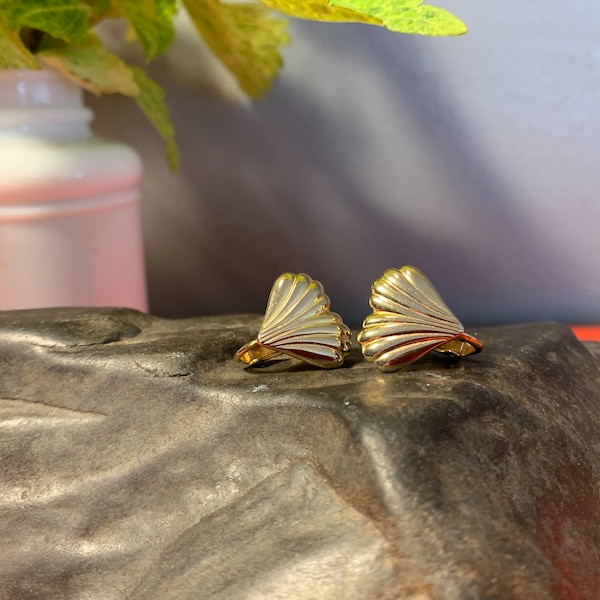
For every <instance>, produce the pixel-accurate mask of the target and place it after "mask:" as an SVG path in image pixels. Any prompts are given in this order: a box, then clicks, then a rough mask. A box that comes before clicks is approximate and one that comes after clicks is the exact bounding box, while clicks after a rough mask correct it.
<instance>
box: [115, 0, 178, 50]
mask: <svg viewBox="0 0 600 600" xmlns="http://www.w3.org/2000/svg"><path fill="white" fill-rule="evenodd" d="M116 4H117V5H118V6H119V7H120V9H121V12H122V13H123V16H124V17H125V18H126V19H127V20H128V21H129V24H130V25H131V27H133V29H134V30H135V33H136V35H137V39H138V40H139V42H140V44H141V46H142V49H143V50H144V56H145V57H146V60H147V61H151V60H152V59H154V58H156V57H157V56H159V55H160V54H162V53H163V52H164V51H165V50H166V49H167V47H168V46H169V44H170V43H171V42H172V41H173V17H174V16H175V13H176V12H177V2H176V0H116Z"/></svg>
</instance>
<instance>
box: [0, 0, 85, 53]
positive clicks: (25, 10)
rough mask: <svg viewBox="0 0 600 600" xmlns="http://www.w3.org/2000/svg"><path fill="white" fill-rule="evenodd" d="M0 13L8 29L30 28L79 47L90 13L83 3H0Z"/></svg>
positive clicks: (7, 0) (55, 0)
mask: <svg viewBox="0 0 600 600" xmlns="http://www.w3.org/2000/svg"><path fill="white" fill-rule="evenodd" d="M0 14H1V15H2V17H3V20H4V21H5V24H6V26H7V27H9V28H10V29H13V30H15V31H18V30H19V29H22V28H23V27H31V28H32V29H39V30H40V31H45V32H46V33H49V34H50V35H52V36H54V37H56V38H59V39H61V40H64V41H65V42H69V43H71V44H82V43H84V42H85V39H86V37H87V34H88V21H89V18H90V14H91V10H90V8H89V7H88V6H87V4H85V2H82V0H27V1H25V0H24V1H22V2H15V0H0Z"/></svg>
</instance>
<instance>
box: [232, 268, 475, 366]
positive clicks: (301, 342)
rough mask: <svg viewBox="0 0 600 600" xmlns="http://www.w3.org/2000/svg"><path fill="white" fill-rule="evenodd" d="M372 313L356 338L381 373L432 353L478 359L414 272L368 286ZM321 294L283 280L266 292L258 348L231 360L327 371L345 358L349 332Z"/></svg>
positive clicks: (392, 274)
mask: <svg viewBox="0 0 600 600" xmlns="http://www.w3.org/2000/svg"><path fill="white" fill-rule="evenodd" d="M369 304H370V306H371V308H372V309H373V312H372V313H371V314H370V315H369V316H368V317H367V318H366V319H365V320H364V322H363V326H362V329H361V330H360V333H359V334H358V342H359V343H360V345H361V348H362V353H363V356H364V357H365V359H366V360H367V361H370V362H374V363H375V364H376V365H377V367H379V369H381V370H382V371H395V370H396V369H399V368H401V367H405V366H407V365H409V364H411V363H413V362H415V361H416V360H418V359H420V358H421V357H423V356H424V355H425V354H427V353H429V352H431V351H433V350H435V351H436V352H442V353H444V354H447V355H450V356H453V357H459V356H468V355H469V354H474V353H477V352H481V349H482V347H483V346H482V344H481V342H479V341H478V340H476V339H475V338H474V337H471V336H470V335H468V334H466V333H465V331H464V327H463V326H462V324H461V322H460V321H459V320H458V319H457V318H456V317H455V316H454V314H453V313H452V311H451V310H450V309H449V308H448V307H447V306H446V304H445V302H444V301H443V300H442V298H441V297H440V295H439V294H438V292H437V290H436V289H435V287H434V286H433V284H432V283H431V282H430V281H429V279H427V277H425V275H424V274H423V273H422V272H421V271H420V270H419V269H417V268H416V267H411V266H404V267H402V268H400V269H388V270H387V271H386V272H385V273H384V274H383V275H382V276H381V277H380V278H379V279H377V280H376V281H375V282H374V283H373V285H372V286H371V297H370V300H369ZM330 305H331V304H330V301H329V297H328V296H327V295H326V294H325V292H324V291H323V286H322V285H321V284H320V283H319V282H318V281H314V280H313V279H311V278H310V277H309V276H308V275H305V274H304V273H300V274H298V275H295V274H293V273H284V274H283V275H280V276H279V277H278V278H277V280H276V281H275V283H274V284H273V288H272V290H271V294H270V295H269V300H268V303H267V309H266V311H265V316H264V320H263V323H262V325H261V327H260V330H259V332H258V335H257V337H256V339H255V340H252V341H251V342H248V343H247V344H245V345H244V346H242V348H240V349H239V350H238V351H237V353H236V354H235V359H236V360H238V361H240V362H242V363H244V364H245V365H246V366H248V367H251V366H255V365H259V364H261V363H264V362H268V361H270V360H276V359H280V358H282V357H283V356H284V355H287V356H290V357H292V358H296V359H299V360H301V361H303V362H305V363H308V364H310V365H313V366H316V367H322V368H325V369H333V368H335V367H339V366H340V365H341V364H342V363H343V362H344V358H345V357H346V356H347V355H348V353H349V352H350V346H351V332H350V328H349V327H348V326H347V325H345V324H344V322H343V321H342V318H341V317H340V316H339V315H338V314H337V313H334V312H332V311H331V310H330Z"/></svg>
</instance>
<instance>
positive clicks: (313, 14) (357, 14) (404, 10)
mask: <svg viewBox="0 0 600 600" xmlns="http://www.w3.org/2000/svg"><path fill="white" fill-rule="evenodd" d="M260 2H261V3H262V4H264V5H265V6H268V7H269V8H272V9H274V10H278V11H280V12H282V13H285V14H286V15H290V16H292V17H296V18H300V19H312V20H315V21H337V22H347V23H354V22H356V23H369V24H371V25H379V26H382V27H386V28H387V29H391V30H392V31H398V32H401V33H418V34H422V35H460V34H463V33H466V31H467V27H466V26H465V24H464V23H463V22H462V21H460V20H459V19H458V18H456V17H455V16H454V15H452V14H451V13H449V12H448V11H446V10H444V9H442V8H437V7H435V6H429V5H424V4H423V2H422V0H308V1H306V2H305V1H304V0H260Z"/></svg>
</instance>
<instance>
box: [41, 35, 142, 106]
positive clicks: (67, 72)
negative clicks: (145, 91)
mask: <svg viewBox="0 0 600 600" xmlns="http://www.w3.org/2000/svg"><path fill="white" fill-rule="evenodd" d="M37 55H38V57H39V58H40V60H42V61H43V62H44V63H45V64H47V65H48V66H50V67H53V68H54V69H56V70H57V71H59V72H60V73H62V74H63V75H64V76H65V77H67V78H68V79H70V80H71V81H74V82H75V83H76V84H77V85H80V86H81V87H82V88H84V89H86V90H88V91H89V92H92V93H93V94H96V95H97V96H99V95H100V94H112V93H119V94H124V95H125V96H136V95H137V94H138V93H139V91H140V90H139V88H138V86H137V84H136V82H135V78H134V75H133V72H132V70H131V68H130V67H128V66H127V65H126V64H125V63H124V62H123V61H122V60H121V59H120V58H119V57H118V56H115V55H114V54H110V53H109V52H107V51H106V50H105V49H104V47H103V46H102V45H101V44H100V42H99V40H98V38H97V37H96V36H94V35H93V34H90V35H89V36H88V39H87V42H86V44H85V45H83V46H69V45H67V44H64V43H62V42H59V41H56V40H53V41H51V42H46V43H44V45H43V47H42V49H41V50H40V51H39V52H38V54H37Z"/></svg>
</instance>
